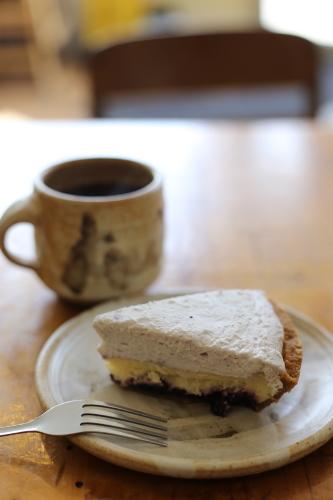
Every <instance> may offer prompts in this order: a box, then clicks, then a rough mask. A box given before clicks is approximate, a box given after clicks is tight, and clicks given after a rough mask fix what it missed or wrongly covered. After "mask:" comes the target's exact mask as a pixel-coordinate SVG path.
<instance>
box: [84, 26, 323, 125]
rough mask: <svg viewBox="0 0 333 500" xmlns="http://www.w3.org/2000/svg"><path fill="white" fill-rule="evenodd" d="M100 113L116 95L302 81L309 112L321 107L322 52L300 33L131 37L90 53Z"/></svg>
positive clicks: (93, 82)
mask: <svg viewBox="0 0 333 500" xmlns="http://www.w3.org/2000/svg"><path fill="white" fill-rule="evenodd" d="M89 66H90V72H91V77H92V86H93V100H94V109H93V113H94V115H95V116H98V117H100V116H103V107H104V101H105V99H106V98H111V102H112V95H116V94H119V93H121V94H124V93H132V94H133V93H147V92H157V91H170V90H182V91H184V90H194V89H208V88H219V87H238V88H249V87H250V88H251V87H255V86H258V85H259V86H262V85H267V86H270V85H286V84H300V85H302V87H304V88H305V89H306V91H307V96H308V105H307V110H305V112H304V116H314V115H315V113H316V109H317V84H316V77H317V51H316V47H315V45H314V44H313V43H311V42H310V41H308V40H305V39H303V38H300V37H298V36H293V35H285V34H277V33H271V32H267V31H257V32H239V33H238V32H237V33H210V34H199V35H185V36H174V37H172V36H168V37H160V38H153V39H143V40H142V39H140V40H135V41H128V42H126V43H121V44H117V45H112V46H110V47H108V48H105V49H103V50H101V51H100V52H97V53H95V54H93V55H92V56H91V58H90V64H89Z"/></svg>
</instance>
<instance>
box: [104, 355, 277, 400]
mask: <svg viewBox="0 0 333 500" xmlns="http://www.w3.org/2000/svg"><path fill="white" fill-rule="evenodd" d="M106 366H107V368H108V370H109V372H110V373H111V374H112V376H113V377H114V378H115V379H116V380H117V381H118V382H120V383H122V384H124V385H125V384H126V383H131V384H154V385H165V384H166V385H168V386H170V387H171V388H174V389H180V390H183V391H185V392H187V393H188V394H193V395H198V396H201V395H205V394H209V393H211V392H217V391H222V390H231V391H233V390H234V391H248V392H249V393H252V394H253V395H254V396H255V398H256V401H257V402H258V403H262V402H264V401H266V400H267V399H270V398H272V397H273V396H274V392H275V391H274V389H273V388H272V387H270V386H269V385H268V384H267V381H266V379H265V377H264V375H262V374H255V375H252V376H250V377H246V378H236V377H229V376H220V375H215V374H210V373H203V372H192V371H189V370H179V369H175V368H169V367H167V366H163V365H160V364H156V363H151V362H142V361H136V360H133V359H126V358H110V359H107V360H106Z"/></svg>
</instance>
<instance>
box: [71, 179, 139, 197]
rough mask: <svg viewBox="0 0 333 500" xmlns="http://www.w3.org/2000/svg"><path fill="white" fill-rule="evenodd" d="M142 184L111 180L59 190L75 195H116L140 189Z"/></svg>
mask: <svg viewBox="0 0 333 500" xmlns="http://www.w3.org/2000/svg"><path fill="white" fill-rule="evenodd" d="M141 188H142V186H138V185H134V184H127V183H125V182H120V181H117V182H112V183H106V182H103V183H102V182H101V183H98V182H96V183H91V184H83V185H81V186H80V185H78V186H72V187H69V188H66V189H63V190H61V191H62V192H63V193H66V194H73V195H76V196H116V195H118V194H126V193H132V192H133V191H137V190H138V189H141Z"/></svg>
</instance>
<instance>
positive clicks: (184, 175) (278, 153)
mask: <svg viewBox="0 0 333 500" xmlns="http://www.w3.org/2000/svg"><path fill="white" fill-rule="evenodd" d="M86 155H88V156H93V155H113V156H125V157H128V158H135V159H138V160H142V161H146V162H149V163H151V164H152V165H154V166H156V167H157V168H159V169H160V170H161V171H162V172H163V174H164V176H165V195H166V207H167V210H166V216H167V238H166V243H165V267H164V271H163V273H162V275H161V277H160V279H159V280H158V282H157V283H156V285H155V286H154V289H155V290H164V289H166V288H170V287H175V286H183V287H188V286H199V287H205V286H208V287H252V288H253V287H256V288H263V289H265V290H267V291H268V292H269V294H270V295H271V297H273V298H274V299H276V300H278V301H282V302H285V303H288V304H290V305H292V306H294V307H297V308H299V309H300V310H302V311H303V312H305V313H307V314H309V315H311V316H313V317H314V318H315V319H316V320H317V321H319V322H321V323H323V324H324V325H325V326H326V327H328V328H331V329H333V225H332V222H331V219H330V216H331V214H332V213H333V130H329V129H327V128H323V127H321V126H319V125H314V124H311V123H301V122H265V123H262V124H260V123H258V124H248V125H247V124H227V123H223V122H210V123H209V122H177V121H175V122H173V121H170V122H163V121H161V122H159V121H157V122H134V121H131V122H125V121H123V122H115V121H113V122H112V123H111V122H107V121H106V122H93V121H86V122H40V123H31V122H11V123H4V122H2V123H0V185H1V199H0V204H1V206H0V209H1V211H2V209H4V208H5V206H6V205H8V204H9V203H10V202H12V201H13V200H14V199H16V198H17V197H20V196H23V195H25V194H26V193H27V192H29V190H30V185H31V182H32V179H33V177H34V175H35V174H36V173H37V172H38V171H39V170H40V169H42V168H43V167H45V165H48V164H50V163H54V162H57V161H59V160H62V159H65V158H73V157H77V156H86ZM15 243H16V245H17V244H18V245H19V247H20V251H21V252H22V251H23V250H27V244H26V243H25V242H24V240H23V238H22V236H20V235H16V236H15V237H14V238H13V244H15ZM0 273H1V274H0V276H1V279H0V294H1V300H0V333H1V335H0V381H1V389H0V425H8V424H12V423H14V422H19V421H24V420H27V419H30V418H33V417H34V416H36V415H37V414H38V413H39V411H40V405H39V403H38V399H37V395H36V392H35V388H34V366H35V361H36V357H37V354H38V352H39V350H40V348H41V346H42V345H43V343H44V342H45V340H46V339H47V338H48V337H49V335H50V334H51V333H52V332H53V330H54V329H55V328H56V327H57V326H58V325H60V324H61V323H62V322H63V321H65V320H66V319H68V318H70V317H72V316H73V315H74V314H77V313H78V309H77V308H75V307H74V306H70V305H68V304H65V303H63V302H61V301H60V300H58V299H57V297H56V296H55V295H54V294H53V293H52V292H51V291H50V290H48V289H47V288H46V287H45V286H44V285H43V284H42V283H41V282H40V281H39V280H38V278H37V277H36V276H35V275H34V274H33V273H32V272H30V271H28V270H24V269H21V268H18V267H16V266H14V265H11V264H10V263H8V262H7V261H6V260H5V258H4V257H3V256H0ZM0 490H1V492H0V497H1V499H14V498H15V499H24V500H29V499H33V500H35V499H37V500H38V499H48V500H51V499H58V498H66V499H70V498H99V499H105V498H110V499H115V500H121V499H142V500H149V499H169V498H174V499H179V500H184V499H186V498H191V499H192V498H193V499H205V500H206V499H240V500H243V499H251V500H256V499H258V500H259V499H264V498H266V499H268V498H269V499H270V500H272V499H274V500H275V499H276V500H281V499H286V498H288V499H289V498H292V499H300V500H307V499H325V500H326V499H330V498H333V445H332V443H328V444H327V445H326V446H324V447H322V448H321V449H320V450H318V451H317V452H315V453H313V454H312V455H310V456H309V457H307V458H305V459H303V460H300V461H298V462H296V463H295V464H292V465H290V466H288V467H285V468H283V469H280V470H276V471H272V472H267V473H265V474H260V475H258V476H253V477H246V478H239V479H233V480H219V481H217V480H216V481H189V480H177V479H168V478H161V477H153V476H148V475H144V474H140V473H136V472H132V471H129V470H125V469H121V468H119V467H117V466H113V465H111V464H108V463H104V462H103V461H101V460H98V459H96V458H94V457H92V456H90V455H88V454H87V453H85V452H83V451H81V450H80V449H77V448H75V447H74V446H72V445H70V444H69V443H68V441H66V440H65V439H54V438H43V437H42V436H39V435H34V434H30V435H29V434H26V435H20V436H13V437H5V438H1V440H0Z"/></svg>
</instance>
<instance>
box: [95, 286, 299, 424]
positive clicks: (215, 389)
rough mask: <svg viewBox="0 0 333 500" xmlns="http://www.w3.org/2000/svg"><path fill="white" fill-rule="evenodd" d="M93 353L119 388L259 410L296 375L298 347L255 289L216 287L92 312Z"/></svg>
mask: <svg viewBox="0 0 333 500" xmlns="http://www.w3.org/2000/svg"><path fill="white" fill-rule="evenodd" d="M94 327H95V329H96V331H97V332H98V334H99V335H100V337H101V338H102V341H103V342H102V345H101V346H100V353H101V355H102V356H103V358H104V359H105V360H106V364H107V367H108V369H109V371H110V374H111V377H112V379H113V380H114V381H116V382H118V383H119V384H121V385H122V386H124V387H126V386H132V385H138V386H147V385H148V386H156V387H159V388H163V389H164V390H167V391H178V392H182V393H186V394H189V395H193V396H200V397H205V398H208V399H209V400H210V403H211V407H212V411H213V412H214V413H216V414H219V415H223V414H225V413H226V412H227V410H228V409H229V407H230V406H231V405H232V404H244V405H247V406H251V407H253V408H254V409H257V410H258V409H261V408H262V407H264V406H267V405H268V404H270V403H271V402H273V401H277V400H278V399H279V398H280V397H281V396H282V394H283V393H285V392H286V391H290V390H291V389H292V388H293V387H294V386H295V385H296V384H297V381H298V377H299V372H300V367H301V362H302V347H301V342H300V339H299V335H298V333H297V331H296V329H295V327H294V325H293V323H292V321H291V319H290V317H289V316H288V314H287V313H286V312H285V311H283V310H282V309H281V308H280V307H278V306H277V305H276V304H274V303H272V302H271V301H270V300H269V299H268V298H267V297H266V295H265V293H264V292H262V291H259V290H217V291H212V292H206V293H196V294H190V295H183V296H177V297H173V298H168V299H163V300H157V301H151V302H147V303H145V304H140V305H133V306H130V307H124V308H121V309H118V310H115V311H111V312H108V313H106V314H101V315H99V316H97V317H96V318H95V321H94Z"/></svg>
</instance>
